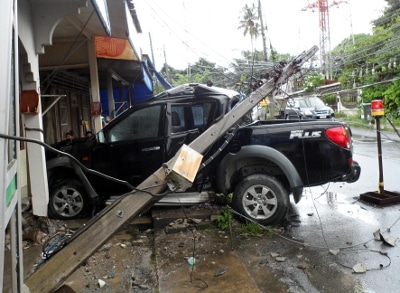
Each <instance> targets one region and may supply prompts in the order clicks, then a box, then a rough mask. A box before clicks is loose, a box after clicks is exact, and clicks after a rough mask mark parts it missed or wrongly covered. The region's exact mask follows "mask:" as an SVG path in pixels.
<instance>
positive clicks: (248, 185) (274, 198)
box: [47, 84, 360, 225]
mask: <svg viewBox="0 0 400 293" xmlns="http://www.w3.org/2000/svg"><path fill="white" fill-rule="evenodd" d="M241 99H242V97H241V95H240V94H239V93H238V92H235V91H230V90H225V89H221V88H217V87H208V86H206V85H201V84H186V85H182V86H179V87H176V88H173V89H170V90H167V91H165V92H163V93H161V94H159V95H157V96H155V97H153V98H152V99H150V100H148V101H146V102H143V103H141V104H137V105H135V106H134V107H131V108H130V109H129V110H126V111H125V112H124V113H122V114H121V115H120V116H118V117H116V118H115V119H113V120H112V121H111V122H110V124H109V125H107V126H106V127H105V128H104V129H102V130H101V131H99V132H98V133H97V134H96V135H95V136H94V137H91V138H87V139H86V138H85V139H83V138H82V139H74V140H73V141H72V142H70V143H68V144H67V143H66V142H65V141H64V142H61V143H59V144H58V145H57V148H59V149H61V150H63V151H65V152H67V153H70V154H71V155H73V156H74V157H75V158H76V159H77V160H78V161H79V162H80V163H81V164H78V163H77V162H76V161H74V160H73V159H71V158H70V157H68V156H62V155H59V154H54V153H47V172H48V183H49V190H50V200H49V209H48V210H49V215H50V216H52V217H55V218H59V219H68V218H73V217H79V216H82V215H87V214H89V213H93V212H96V211H98V210H99V209H101V208H102V207H104V205H105V203H106V202H107V201H108V200H110V199H112V198H114V197H115V196H120V195H121V194H124V193H126V192H129V191H131V190H132V189H131V188H130V187H129V186H137V185H138V184H139V183H141V182H142V181H143V180H144V179H146V178H147V177H148V176H149V175H151V174H152V173H153V172H154V171H155V170H157V169H158V168H160V167H161V166H162V165H163V163H164V162H167V161H168V160H169V159H171V158H172V157H173V156H174V155H175V153H176V152H177V151H178V150H179V149H180V147H181V146H182V145H183V144H186V145H188V144H190V142H192V141H193V140H194V139H195V138H197V137H198V136H199V135H200V134H201V133H202V132H204V131H205V130H206V129H207V128H208V127H210V126H211V125H213V124H214V123H215V122H216V121H218V120H219V119H221V118H222V117H223V116H224V115H225V114H226V113H227V112H228V111H230V110H231V109H232V108H233V107H234V106H235V104H236V103H240V100H241ZM210 157H211V158H212V159H211V160H208V159H209V158H210ZM203 162H207V164H205V166H203V167H202V168H201V169H200V171H199V172H198V173H197V176H196V178H195V180H194V182H193V184H192V186H191V187H190V188H189V189H188V190H186V191H185V192H182V193H170V194H169V195H166V196H165V197H163V198H162V199H161V200H160V201H159V202H158V204H162V205H182V204H184V205H193V204H197V203H202V202H207V201H211V200H213V199H214V198H215V195H216V194H230V193H233V206H234V208H235V209H236V210H237V211H238V212H240V213H241V214H243V215H244V216H245V217H249V218H251V219H254V220H256V221H258V222H259V223H261V224H265V225H266V224H273V223H277V222H279V221H280V220H282V219H283V218H284V217H285V215H286V214H287V210H288V207H289V195H290V194H292V195H293V199H294V202H296V203H297V202H298V201H299V200H300V198H301V195H302V191H303V187H308V186H315V185H320V184H325V183H327V182H338V181H343V182H354V181H356V180H357V179H358V177H359V175H360V167H359V166H358V164H357V162H355V161H353V159H352V139H351V131H350V129H349V127H348V126H347V125H346V124H344V123H342V122H338V121H332V120H327V121H322V120H302V121H297V120H271V121H252V120H251V117H250V116H246V117H243V119H242V120H241V123H240V125H238V126H237V127H233V128H232V130H231V131H229V132H228V133H226V135H225V137H222V138H221V139H219V140H217V141H215V142H214V144H213V145H212V147H210V148H209V149H208V151H207V153H206V154H204V159H203ZM83 166H84V167H83ZM87 168H89V169H90V170H89V169H87ZM102 174H106V175H107V176H103V175H102ZM110 177H113V178H116V179H118V180H111V179H110ZM126 182H128V183H129V184H125V183H126Z"/></svg>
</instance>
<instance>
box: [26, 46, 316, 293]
mask: <svg viewBox="0 0 400 293" xmlns="http://www.w3.org/2000/svg"><path fill="white" fill-rule="evenodd" d="M317 50H318V48H317V47H316V46H314V47H312V48H311V49H310V50H308V51H305V52H303V53H302V54H300V55H299V56H298V57H296V58H295V59H293V60H292V61H291V62H289V63H288V64H287V65H285V64H278V65H277V66H276V67H275V68H274V69H273V70H272V71H271V72H269V73H268V74H267V75H266V76H267V78H268V80H266V81H265V83H263V81H260V87H259V88H258V89H256V90H255V91H254V92H253V93H252V94H251V95H250V97H248V98H247V99H245V100H244V101H242V102H241V103H239V104H238V105H237V106H236V107H235V108H234V109H232V110H231V111H230V112H228V113H227V114H226V115H225V116H224V117H223V118H222V119H221V120H219V121H218V122H217V123H215V124H214V125H212V126H211V127H210V128H208V129H207V130H206V131H205V132H203V133H202V135H200V136H199V137H198V138H196V139H195V140H194V141H193V142H192V143H191V144H189V147H190V148H191V149H192V150H194V151H196V152H198V153H200V154H203V153H204V152H205V151H206V150H207V149H208V148H210V146H211V145H212V144H213V143H214V142H215V141H216V140H217V139H219V138H220V137H222V136H223V135H224V134H225V133H226V132H227V131H228V130H229V129H230V128H231V127H232V126H233V125H235V124H236V123H237V122H238V121H239V120H240V119H241V118H242V117H243V116H244V115H246V114H247V113H248V112H249V111H251V109H252V108H253V107H255V106H256V105H257V104H258V103H259V102H260V101H261V100H262V99H264V98H265V97H267V96H271V95H273V94H274V93H275V91H276V90H278V89H279V87H280V86H281V85H282V84H284V83H286V82H287V80H288V78H289V77H291V76H292V75H293V74H295V73H296V72H298V71H299V70H300V67H301V65H303V64H304V62H306V61H307V60H309V59H310V58H311V57H312V56H313V55H314V54H315V53H316V52H317ZM173 161H175V158H172V159H171V160H170V161H168V163H167V165H168V166H169V164H170V163H171V162H173ZM166 186H167V184H166V179H165V168H164V167H160V168H159V169H158V170H157V171H156V172H154V173H153V174H152V175H151V176H149V177H148V178H147V179H146V180H145V181H143V182H142V183H141V184H140V185H139V186H138V187H137V189H138V190H141V191H133V192H132V193H129V194H127V195H125V196H122V197H121V198H120V200H118V201H116V202H115V203H114V204H112V205H111V206H109V207H108V208H107V209H106V210H104V211H102V212H101V213H99V214H98V215H97V216H96V217H94V218H93V219H92V220H91V221H90V222H89V223H88V224H87V225H86V226H85V227H83V228H82V231H80V230H78V231H77V232H75V234H76V235H74V236H73V239H72V241H71V242H69V243H68V244H67V245H66V246H65V247H64V248H63V249H62V250H60V251H59V252H57V253H56V254H55V255H53V256H52V257H51V258H50V259H49V260H47V261H46V262H45V263H44V264H42V265H41V266H40V267H39V268H38V270H37V271H36V272H34V273H33V274H32V275H31V276H30V277H28V278H27V279H26V280H25V284H26V285H27V286H28V287H29V289H30V291H31V292H32V293H45V292H52V291H54V290H56V289H57V288H58V287H59V286H61V285H62V283H63V282H64V281H65V280H66V279H67V278H68V276H69V275H70V274H72V272H74V271H75V270H76V269H77V268H78V267H79V266H80V265H81V264H82V263H83V262H84V261H85V260H86V259H87V258H89V257H90V256H91V255H92V254H93V253H94V252H96V251H97V250H98V249H99V248H100V247H101V245H103V244H104V243H105V242H106V241H107V240H108V239H109V238H110V237H111V236H112V235H113V234H114V233H115V232H116V231H118V229H120V228H121V227H123V225H125V224H126V223H127V222H129V221H132V220H133V219H135V218H136V217H139V216H140V215H141V214H143V213H144V212H146V211H147V210H148V209H149V208H150V207H151V206H153V204H154V203H156V202H157V201H158V200H159V199H160V198H161V196H157V195H158V194H160V193H162V192H163V191H164V190H165V189H166Z"/></svg>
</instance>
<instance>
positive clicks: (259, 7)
mask: <svg viewBox="0 0 400 293" xmlns="http://www.w3.org/2000/svg"><path fill="white" fill-rule="evenodd" d="M258 18H259V19H260V25H261V36H262V40H263V52H264V60H265V61H268V53H267V40H266V38H265V29H264V22H263V17H262V9H261V1H260V0H258Z"/></svg>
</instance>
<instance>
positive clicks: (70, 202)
mask: <svg viewBox="0 0 400 293" xmlns="http://www.w3.org/2000/svg"><path fill="white" fill-rule="evenodd" d="M49 197H50V198H49V206H48V212H49V215H50V216H51V217H53V218H55V219H60V220H67V219H74V218H78V217H82V216H85V214H86V212H87V210H88V207H89V200H88V197H87V196H86V194H85V192H84V189H83V187H82V184H81V183H80V182H79V181H77V180H68V179H64V180H61V181H59V182H58V183H57V184H56V185H55V186H53V187H50V195H49Z"/></svg>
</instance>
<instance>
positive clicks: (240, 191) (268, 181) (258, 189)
mask: <svg viewBox="0 0 400 293" xmlns="http://www.w3.org/2000/svg"><path fill="white" fill-rule="evenodd" d="M233 205H234V208H235V209H236V210H237V211H238V212H240V213H241V214H243V216H245V217H246V218H250V219H251V220H254V221H256V222H258V223H260V224H262V225H272V224H277V223H279V222H280V221H281V220H283V218H284V217H285V216H286V214H287V212H288V208H289V195H288V193H287V191H286V190H285V188H284V187H283V186H282V184H281V183H280V182H279V181H278V180H277V179H276V178H274V177H270V176H267V175H264V174H254V175H250V176H248V177H246V178H244V179H243V180H242V181H240V182H239V183H238V184H237V185H236V188H235V190H234V193H233Z"/></svg>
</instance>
